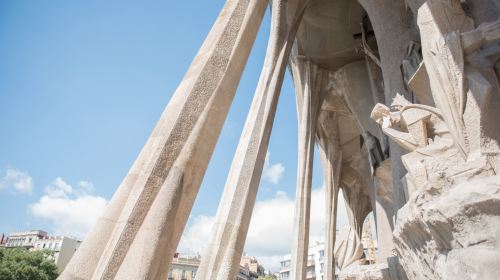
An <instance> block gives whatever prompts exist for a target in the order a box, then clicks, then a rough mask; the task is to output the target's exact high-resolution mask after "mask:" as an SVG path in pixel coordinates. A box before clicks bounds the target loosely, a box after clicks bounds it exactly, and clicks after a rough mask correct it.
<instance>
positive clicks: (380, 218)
mask: <svg viewBox="0 0 500 280" xmlns="http://www.w3.org/2000/svg"><path fill="white" fill-rule="evenodd" d="M391 170H392V165H391V160H390V159H387V160H385V161H383V162H382V163H381V164H380V166H379V167H378V168H377V169H376V170H375V178H374V179H375V200H376V206H375V207H376V213H377V215H376V216H375V219H376V223H377V244H378V257H377V258H378V260H379V261H381V262H387V258H389V257H391V256H392V255H393V253H392V251H393V249H394V244H393V242H392V231H393V230H394V223H393V220H392V218H393V216H394V214H393V212H392V207H391V205H392V175H391Z"/></svg>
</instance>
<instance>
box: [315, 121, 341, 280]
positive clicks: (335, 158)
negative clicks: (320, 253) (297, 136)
mask: <svg viewBox="0 0 500 280" xmlns="http://www.w3.org/2000/svg"><path fill="white" fill-rule="evenodd" d="M322 117H323V118H322ZM334 117H335V116H334V113H331V112H327V111H323V112H321V116H320V120H319V121H318V133H317V135H318V146H319V152H320V158H321V164H322V166H323V174H324V180H325V200H326V201H325V206H326V207H325V208H326V209H325V210H326V215H325V217H326V219H325V231H326V233H325V261H324V267H323V275H324V279H335V252H334V249H335V240H336V238H337V207H338V197H339V189H340V180H341V178H340V174H341V171H342V152H341V151H340V148H339V143H338V135H337V134H338V132H339V131H338V127H337V121H336V120H333V119H331V118H334Z"/></svg>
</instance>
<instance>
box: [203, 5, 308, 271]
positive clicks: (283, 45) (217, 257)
mask: <svg viewBox="0 0 500 280" xmlns="http://www.w3.org/2000/svg"><path fill="white" fill-rule="evenodd" d="M302 2H304V1H282V0H274V1H273V3H272V11H273V12H272V17H271V34H270V38H269V44H268V49H267V54H266V59H265V62H264V67H263V69H262V72H261V76H260V80H259V84H258V86H257V90H256V92H255V97H254V100H253V102H252V106H251V108H250V112H249V115H248V117H247V120H246V123H245V127H244V128H243V133H242V135H241V138H240V142H239V144H238V148H237V150H236V154H235V156H234V158H233V162H232V165H231V169H230V171H229V175H228V178H227V181H226V185H225V188H224V193H223V195H222V199H221V202H220V204H219V208H218V210H217V217H216V223H215V226H214V232H213V234H212V238H211V239H210V243H209V245H208V247H207V249H206V251H205V253H204V255H203V258H202V262H201V265H200V268H199V270H198V272H197V274H196V279H197V280H205V279H234V278H235V277H236V274H237V273H238V269H239V264H240V260H241V255H242V252H243V247H244V245H245V239H246V235H247V231H248V226H249V224H250V219H251V217H252V210H253V207H254V204H255V198H256V195H257V190H258V187H259V183H260V178H261V175H262V169H263V165H264V161H265V157H266V152H267V147H268V143H269V137H270V135H271V130H272V125H273V121H274V116H275V113H276V106H277V103H278V97H279V94H280V91H281V86H282V84H283V78H284V74H285V69H286V65H287V62H288V57H289V54H290V51H291V47H292V43H293V40H294V38H295V33H296V30H297V26H298V24H299V22H300V20H301V18H302V12H303V9H304V7H305V5H304V4H303V3H302Z"/></svg>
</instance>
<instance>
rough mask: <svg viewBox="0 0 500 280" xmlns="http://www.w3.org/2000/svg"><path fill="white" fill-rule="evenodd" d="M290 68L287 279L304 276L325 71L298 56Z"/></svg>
mask: <svg viewBox="0 0 500 280" xmlns="http://www.w3.org/2000/svg"><path fill="white" fill-rule="evenodd" d="M291 68H292V73H293V77H294V82H295V89H296V92H297V93H296V96H297V111H298V112H297V113H298V118H299V151H298V161H297V162H298V166H297V192H296V195H295V218H294V219H295V221H294V231H293V232H294V235H293V236H294V238H293V243H292V259H291V267H290V278H291V279H305V277H306V270H307V259H308V248H309V219H310V210H311V184H312V168H313V158H314V139H315V137H316V123H317V120H318V115H319V111H320V108H321V103H322V101H323V93H324V91H323V90H322V86H323V80H324V77H325V76H326V75H325V74H326V73H327V72H326V71H324V70H322V69H320V68H319V67H318V66H317V65H316V64H313V63H312V62H310V61H308V60H307V61H304V60H303V59H302V58H298V57H297V59H296V60H295V62H294V63H292V64H291Z"/></svg>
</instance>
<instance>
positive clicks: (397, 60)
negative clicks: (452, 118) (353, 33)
mask: <svg viewBox="0 0 500 280" xmlns="http://www.w3.org/2000/svg"><path fill="white" fill-rule="evenodd" d="M358 2H359V3H360V4H361V6H362V7H363V8H364V9H365V10H366V12H367V14H368V17H369V18H370V22H371V23H372V26H373V31H374V32H375V37H376V39H377V45H378V50H379V52H380V54H379V55H380V63H381V68H382V76H383V78H384V95H385V102H386V104H387V105H388V104H390V103H391V102H392V98H393V97H394V96H395V95H396V93H401V94H403V95H405V96H407V97H408V99H411V98H409V97H410V93H409V92H408V90H407V89H406V86H405V84H404V80H403V75H402V74H401V68H400V66H401V63H402V61H403V59H404V58H406V56H407V49H406V48H407V43H408V42H410V41H416V42H418V41H419V40H418V33H417V30H416V29H415V27H414V24H413V18H412V13H411V11H409V10H408V9H407V6H406V4H405V2H406V1H402V0H397V1H394V0H358ZM389 146H390V157H391V160H392V165H393V168H392V176H393V182H394V205H393V208H394V212H395V213H396V212H397V210H398V209H399V208H401V207H402V206H403V205H404V203H405V202H406V201H405V198H404V192H403V186H402V183H401V178H403V176H404V175H405V173H406V171H405V169H404V167H403V164H402V162H401V155H402V154H403V152H402V150H401V148H400V147H399V146H398V145H396V144H395V143H394V142H393V141H390V142H389Z"/></svg>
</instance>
